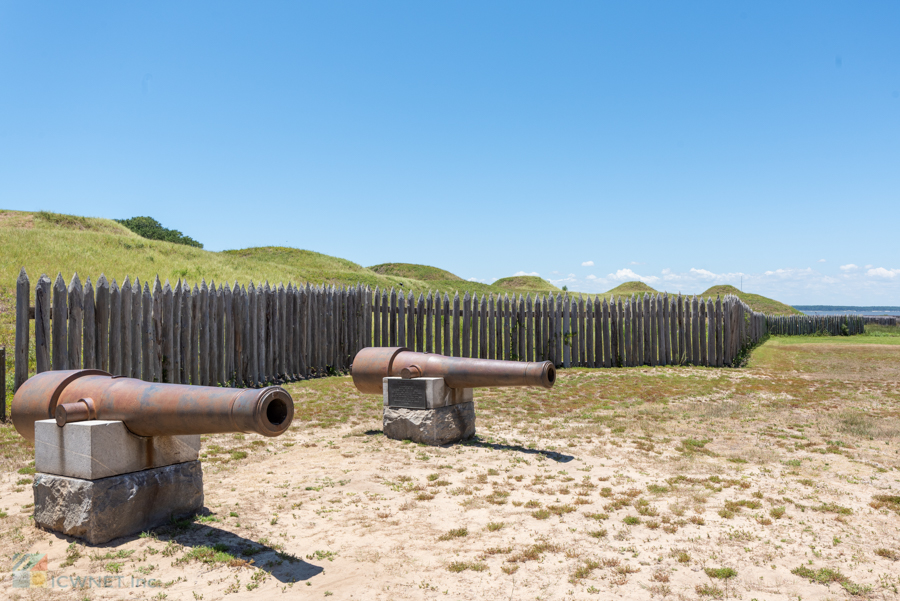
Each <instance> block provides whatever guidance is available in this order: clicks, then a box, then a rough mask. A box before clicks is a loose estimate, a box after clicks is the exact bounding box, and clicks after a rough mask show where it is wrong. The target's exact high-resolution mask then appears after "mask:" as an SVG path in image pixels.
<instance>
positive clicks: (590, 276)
mask: <svg viewBox="0 0 900 601" xmlns="http://www.w3.org/2000/svg"><path fill="white" fill-rule="evenodd" d="M587 279H589V280H596V279H597V276H595V275H594V274H591V275H589V276H588V277H587Z"/></svg>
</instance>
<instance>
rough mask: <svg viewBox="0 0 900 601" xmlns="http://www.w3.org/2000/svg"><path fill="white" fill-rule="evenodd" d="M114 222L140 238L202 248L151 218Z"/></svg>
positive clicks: (117, 220) (133, 218) (188, 237)
mask: <svg viewBox="0 0 900 601" xmlns="http://www.w3.org/2000/svg"><path fill="white" fill-rule="evenodd" d="M115 221H116V222H117V223H121V224H122V225H124V226H125V227H127V228H128V229H130V230H131V231H132V232H134V233H135V234H137V235H138V236H141V237H142V238H148V239H150V240H162V241H163V242H172V243H174V244H184V245H186V246H194V247H196V248H203V245H202V244H200V243H199V242H197V241H196V240H194V239H193V238H191V237H190V236H185V235H184V234H182V233H181V232H179V231H178V230H170V229H168V228H165V227H163V226H162V224H161V223H160V222H159V221H157V220H156V219H154V218H153V217H132V218H131V219H116V220H115Z"/></svg>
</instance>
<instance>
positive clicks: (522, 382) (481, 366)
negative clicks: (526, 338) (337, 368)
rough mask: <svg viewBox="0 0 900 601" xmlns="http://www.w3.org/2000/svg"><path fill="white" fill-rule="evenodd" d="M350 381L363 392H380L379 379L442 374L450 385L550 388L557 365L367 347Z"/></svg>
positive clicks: (436, 376) (355, 364)
mask: <svg viewBox="0 0 900 601" xmlns="http://www.w3.org/2000/svg"><path fill="white" fill-rule="evenodd" d="M350 374H351V375H352V376H353V383H354V384H355V385H356V388H357V389H359V391H360V392H363V393H365V394H381V393H382V380H383V379H384V378H387V377H390V376H399V377H403V378H420V377H421V378H444V382H445V383H446V385H447V386H449V387H450V388H485V387H491V386H539V387H542V388H552V387H553V383H554V382H555V381H556V368H555V367H553V363H551V362H550V361H537V362H530V363H525V362H522V361H498V360H494V359H469V358H463V357H445V356H444V355H434V354H431V353H415V352H412V351H410V350H409V349H406V348H403V347H369V348H364V349H362V350H361V351H359V352H358V353H357V354H356V357H355V358H354V359H353V365H352V366H351V369H350Z"/></svg>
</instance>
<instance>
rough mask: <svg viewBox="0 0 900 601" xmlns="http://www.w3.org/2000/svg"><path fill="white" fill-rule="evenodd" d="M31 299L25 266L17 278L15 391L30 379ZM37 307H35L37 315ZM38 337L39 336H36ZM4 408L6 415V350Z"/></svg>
mask: <svg viewBox="0 0 900 601" xmlns="http://www.w3.org/2000/svg"><path fill="white" fill-rule="evenodd" d="M30 301H31V283H30V281H29V280H28V274H27V273H25V268H24V267H23V268H22V269H21V270H20V271H19V277H18V278H17V279H16V346H15V349H14V350H13V353H14V356H13V359H14V361H15V373H14V374H13V392H15V391H17V390H18V389H19V386H21V385H22V384H24V383H25V380H27V379H28V347H29V342H30V341H29V323H28V313H29V302H30ZM36 315H37V309H35V316H36ZM35 338H37V336H35ZM3 355H4V356H3V381H2V385H3V391H2V392H3V408H4V413H3V415H4V418H5V416H6V413H5V411H6V352H5V351H4V353H3Z"/></svg>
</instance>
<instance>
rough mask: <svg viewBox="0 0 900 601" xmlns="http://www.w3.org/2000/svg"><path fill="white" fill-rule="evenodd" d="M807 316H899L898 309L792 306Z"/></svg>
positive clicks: (899, 308) (899, 310)
mask: <svg viewBox="0 0 900 601" xmlns="http://www.w3.org/2000/svg"><path fill="white" fill-rule="evenodd" d="M794 308H795V309H797V310H798V311H802V312H803V313H805V314H807V315H847V314H851V315H890V316H892V317H897V316H900V307H890V306H886V307H882V306H879V307H851V306H840V305H794Z"/></svg>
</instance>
